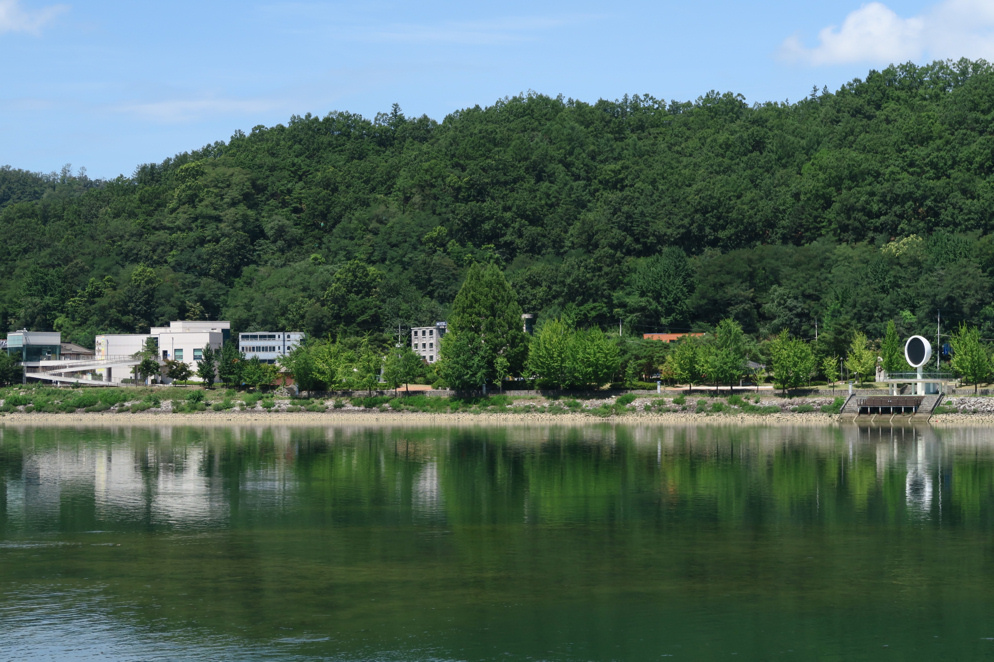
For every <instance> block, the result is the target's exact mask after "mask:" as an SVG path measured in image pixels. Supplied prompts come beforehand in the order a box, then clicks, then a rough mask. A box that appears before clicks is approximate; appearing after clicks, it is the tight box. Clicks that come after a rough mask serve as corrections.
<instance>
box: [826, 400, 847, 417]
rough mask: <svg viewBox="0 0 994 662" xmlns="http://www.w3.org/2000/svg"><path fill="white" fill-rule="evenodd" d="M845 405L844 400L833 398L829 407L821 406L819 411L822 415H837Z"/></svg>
mask: <svg viewBox="0 0 994 662" xmlns="http://www.w3.org/2000/svg"><path fill="white" fill-rule="evenodd" d="M844 404H846V399H845V398H835V400H833V401H832V404H830V405H822V406H821V411H822V413H824V414H838V413H839V412H841V411H842V405H844Z"/></svg>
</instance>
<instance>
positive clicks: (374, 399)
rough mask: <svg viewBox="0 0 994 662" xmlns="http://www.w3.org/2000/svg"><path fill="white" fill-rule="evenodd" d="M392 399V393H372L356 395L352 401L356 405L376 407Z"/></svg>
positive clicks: (369, 407)
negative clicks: (363, 395)
mask: <svg viewBox="0 0 994 662" xmlns="http://www.w3.org/2000/svg"><path fill="white" fill-rule="evenodd" d="M392 399H393V396H392V395H370V396H365V397H362V396H356V397H353V398H351V402H352V405H353V406H355V407H362V408H363V409H376V408H377V407H379V406H380V405H383V404H386V403H388V402H390V400H392Z"/></svg>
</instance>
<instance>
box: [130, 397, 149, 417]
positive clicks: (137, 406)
mask: <svg viewBox="0 0 994 662" xmlns="http://www.w3.org/2000/svg"><path fill="white" fill-rule="evenodd" d="M151 408H152V403H151V402H150V401H148V400H141V401H139V402H135V403H133V404H132V405H131V407H130V408H129V409H130V410H131V413H132V414H137V413H138V412H140V411H146V410H148V409H151Z"/></svg>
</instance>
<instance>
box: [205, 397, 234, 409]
mask: <svg viewBox="0 0 994 662" xmlns="http://www.w3.org/2000/svg"><path fill="white" fill-rule="evenodd" d="M234 406H235V405H234V403H232V402H231V400H229V399H228V398H225V399H224V400H221V401H220V402H215V403H214V404H212V405H211V409H212V410H214V411H225V410H226V409H231V408H232V407H234Z"/></svg>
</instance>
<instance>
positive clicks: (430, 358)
mask: <svg viewBox="0 0 994 662" xmlns="http://www.w3.org/2000/svg"><path fill="white" fill-rule="evenodd" d="M434 362H435V357H434V356H432V355H431V354H429V355H428V363H434Z"/></svg>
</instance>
